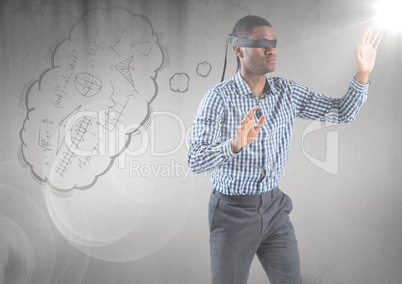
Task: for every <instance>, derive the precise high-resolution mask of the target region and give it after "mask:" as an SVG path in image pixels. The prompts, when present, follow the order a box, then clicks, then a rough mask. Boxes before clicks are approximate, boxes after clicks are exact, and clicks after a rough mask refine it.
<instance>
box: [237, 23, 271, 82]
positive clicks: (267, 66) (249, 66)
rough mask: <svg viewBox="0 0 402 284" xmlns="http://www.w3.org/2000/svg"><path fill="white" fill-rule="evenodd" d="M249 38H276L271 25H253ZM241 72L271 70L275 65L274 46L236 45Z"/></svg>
mask: <svg viewBox="0 0 402 284" xmlns="http://www.w3.org/2000/svg"><path fill="white" fill-rule="evenodd" d="M249 39H254V40H261V39H268V40H274V39H276V37H275V34H274V32H273V31H272V27H267V26H260V27H254V28H253V30H252V35H251V36H250V38H249ZM235 51H236V53H237V54H238V57H239V58H240V62H241V68H242V71H243V72H247V73H248V74H250V75H260V76H262V75H265V74H267V73H270V72H273V71H274V70H275V65H276V48H274V47H236V48H235Z"/></svg>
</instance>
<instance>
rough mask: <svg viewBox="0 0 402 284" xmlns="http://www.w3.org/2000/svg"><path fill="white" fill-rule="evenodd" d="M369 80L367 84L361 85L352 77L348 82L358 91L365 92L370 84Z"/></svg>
mask: <svg viewBox="0 0 402 284" xmlns="http://www.w3.org/2000/svg"><path fill="white" fill-rule="evenodd" d="M370 83H371V81H370V80H369V81H368V83H367V84H365V85H363V84H360V83H359V82H357V80H356V79H355V78H354V77H353V80H352V82H351V83H350V86H351V87H352V88H353V89H355V90H356V91H358V92H367V91H368V88H369V86H370Z"/></svg>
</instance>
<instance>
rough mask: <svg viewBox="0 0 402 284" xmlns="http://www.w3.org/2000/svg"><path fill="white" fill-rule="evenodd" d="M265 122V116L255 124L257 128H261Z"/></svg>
mask: <svg viewBox="0 0 402 284" xmlns="http://www.w3.org/2000/svg"><path fill="white" fill-rule="evenodd" d="M265 120H266V116H265V115H262V116H261V117H260V119H259V120H258V122H257V127H259V128H261V127H262V126H263V125H264V122H265Z"/></svg>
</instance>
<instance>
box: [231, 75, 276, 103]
mask: <svg viewBox="0 0 402 284" xmlns="http://www.w3.org/2000/svg"><path fill="white" fill-rule="evenodd" d="M234 83H235V87H236V89H237V92H238V94H239V95H241V96H248V95H253V96H254V93H253V91H252V90H251V88H250V87H249V85H248V84H247V82H246V81H245V80H244V78H243V77H242V76H241V74H240V71H238V72H237V73H236V75H235V76H234ZM270 88H271V91H274V89H273V81H272V80H271V78H267V84H266V85H265V90H264V94H263V96H262V97H261V98H265V97H266V96H268V95H269V93H270Z"/></svg>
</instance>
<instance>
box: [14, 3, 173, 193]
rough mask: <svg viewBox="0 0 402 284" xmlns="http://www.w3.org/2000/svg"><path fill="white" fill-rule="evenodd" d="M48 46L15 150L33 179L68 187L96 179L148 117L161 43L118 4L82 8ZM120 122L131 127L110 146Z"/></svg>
mask: <svg viewBox="0 0 402 284" xmlns="http://www.w3.org/2000/svg"><path fill="white" fill-rule="evenodd" d="M50 48H52V50H51V53H50V54H51V56H50V58H51V61H50V63H51V66H50V67H49V68H48V69H46V70H45V71H43V72H42V74H41V75H40V76H39V77H38V78H39V79H36V80H33V81H32V82H31V83H30V84H29V86H28V88H27V89H26V93H25V97H24V104H25V107H26V110H27V113H26V118H25V120H24V122H23V126H22V129H21V131H20V139H21V147H20V154H21V155H20V156H21V159H22V161H23V163H24V165H26V166H28V168H29V169H30V172H31V174H32V176H33V177H34V178H35V180H36V181H38V182H40V183H43V184H48V185H49V186H50V187H51V188H52V189H54V190H56V191H57V192H60V193H66V194H68V193H71V192H73V191H74V190H76V189H88V188H90V187H91V186H92V185H94V184H95V182H96V181H97V179H98V178H99V177H100V176H102V175H103V174H105V173H106V172H107V171H108V170H109V169H110V168H111V166H112V165H113V163H114V161H115V159H116V158H117V157H118V156H119V155H121V154H122V153H123V152H124V150H125V149H126V148H127V147H128V145H129V143H130V140H131V137H132V135H133V134H136V133H138V132H139V131H140V128H141V126H143V125H144V124H146V123H148V121H149V119H150V117H151V113H150V112H151V109H152V108H151V103H152V102H153V100H154V99H155V98H156V96H157V94H158V84H157V76H158V72H159V71H160V70H161V68H162V67H163V66H164V64H165V54H164V50H165V49H164V48H163V45H161V43H160V39H159V37H158V34H157V33H155V32H154V30H153V27H152V25H151V23H150V21H149V20H148V19H147V18H146V17H144V16H143V15H140V14H133V13H132V12H131V11H129V10H127V9H125V8H122V7H113V8H108V9H102V8H97V9H92V10H89V11H87V12H86V13H84V15H83V16H82V17H81V19H80V20H79V21H78V22H77V23H76V24H75V25H73V27H72V28H71V29H70V32H69V35H68V36H65V37H63V38H61V39H60V38H59V39H58V40H57V42H55V43H52V45H51V47H50ZM129 125H135V126H136V127H128V126H129ZM117 129H120V130H121V129H123V130H125V129H129V130H126V133H124V135H125V139H124V141H119V142H118V143H115V145H114V144H113V146H114V147H109V145H107V142H108V141H109V142H110V141H111V140H112V139H113V138H114V137H116V130H117ZM107 146H108V147H107Z"/></svg>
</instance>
